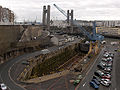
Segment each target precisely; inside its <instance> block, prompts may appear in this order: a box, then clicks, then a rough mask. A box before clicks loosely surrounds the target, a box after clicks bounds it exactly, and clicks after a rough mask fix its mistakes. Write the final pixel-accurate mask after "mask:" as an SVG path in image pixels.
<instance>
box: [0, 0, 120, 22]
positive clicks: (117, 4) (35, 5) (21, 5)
mask: <svg viewBox="0 0 120 90" xmlns="http://www.w3.org/2000/svg"><path fill="white" fill-rule="evenodd" d="M54 3H55V4H56V5H58V6H59V7H60V8H62V9H63V10H65V11H66V10H68V9H73V10H74V18H76V19H79V20H120V0H0V5H1V6H3V7H7V8H10V9H11V10H12V11H14V13H15V14H16V16H17V21H23V20H29V21H34V20H35V19H37V21H41V20H42V8H43V5H51V19H54V20H58V19H63V20H64V19H66V18H65V17H64V16H63V15H62V14H61V13H60V12H59V11H58V10H57V9H56V8H55V7H54V6H53V4H54Z"/></svg>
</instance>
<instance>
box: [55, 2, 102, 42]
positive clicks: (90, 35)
mask: <svg viewBox="0 0 120 90" xmlns="http://www.w3.org/2000/svg"><path fill="white" fill-rule="evenodd" d="M53 5H54V6H55V7H56V8H57V9H58V10H59V11H60V12H61V13H62V14H63V15H64V16H65V17H67V13H66V12H65V11H64V10H63V9H61V8H60V7H58V6H57V5H56V4H53ZM73 25H75V26H77V27H78V28H79V29H80V30H82V32H83V33H84V34H85V35H86V36H87V37H88V38H89V39H90V40H91V41H96V40H103V39H104V36H102V35H99V34H96V23H95V22H93V31H92V34H90V33H89V32H87V31H86V30H85V29H84V28H83V27H82V26H81V25H79V24H78V22H77V21H76V20H74V21H73Z"/></svg>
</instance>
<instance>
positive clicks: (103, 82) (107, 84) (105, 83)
mask: <svg viewBox="0 0 120 90" xmlns="http://www.w3.org/2000/svg"><path fill="white" fill-rule="evenodd" d="M101 84H102V85H104V86H106V87H109V86H110V84H109V83H108V82H107V81H101Z"/></svg>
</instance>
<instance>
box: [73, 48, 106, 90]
mask: <svg viewBox="0 0 120 90" xmlns="http://www.w3.org/2000/svg"><path fill="white" fill-rule="evenodd" d="M104 49H105V48H102V50H101V52H100V53H99V55H98V56H97V58H96V59H95V61H94V63H93V64H92V66H91V67H90V69H89V70H88V71H87V73H86V74H85V77H84V78H83V79H82V81H83V80H84V79H85V78H86V75H88V73H89V72H90V70H91V69H92V68H93V66H94V64H95V63H96V61H97V60H98V58H99V57H100V55H101V53H102V52H103V50H104ZM82 81H81V82H82ZM79 85H80V83H79V84H78V85H77V86H76V88H75V90H77V89H78V88H79Z"/></svg>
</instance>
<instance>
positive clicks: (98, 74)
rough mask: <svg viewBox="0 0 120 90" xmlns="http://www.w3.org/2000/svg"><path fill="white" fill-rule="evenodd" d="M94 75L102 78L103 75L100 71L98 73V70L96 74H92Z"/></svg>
mask: <svg viewBox="0 0 120 90" xmlns="http://www.w3.org/2000/svg"><path fill="white" fill-rule="evenodd" d="M94 74H95V75H96V76H98V77H102V76H104V73H103V72H102V71H100V70H97V71H96V72H94Z"/></svg>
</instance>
